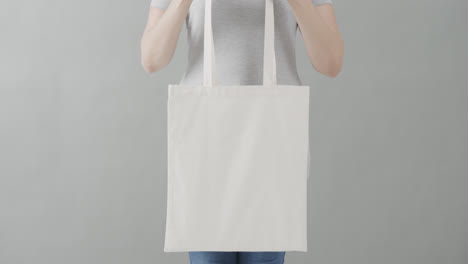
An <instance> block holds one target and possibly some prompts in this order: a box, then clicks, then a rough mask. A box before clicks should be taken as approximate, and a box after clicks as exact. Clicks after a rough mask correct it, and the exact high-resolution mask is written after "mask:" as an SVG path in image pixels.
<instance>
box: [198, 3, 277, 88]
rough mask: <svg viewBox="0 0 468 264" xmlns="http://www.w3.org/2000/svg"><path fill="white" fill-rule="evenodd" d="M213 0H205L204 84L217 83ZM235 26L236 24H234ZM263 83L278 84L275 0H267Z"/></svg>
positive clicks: (211, 84)
mask: <svg viewBox="0 0 468 264" xmlns="http://www.w3.org/2000/svg"><path fill="white" fill-rule="evenodd" d="M211 10H212V4H211V0H205V29H204V30H205V31H204V40H203V41H204V51H203V53H204V55H203V85H205V86H213V85H216V78H215V77H216V72H215V70H216V65H215V52H214V41H213V28H212V23H211ZM233 26H235V25H233ZM263 85H276V58H275V18H274V4H273V0H265V40H264V48H263Z"/></svg>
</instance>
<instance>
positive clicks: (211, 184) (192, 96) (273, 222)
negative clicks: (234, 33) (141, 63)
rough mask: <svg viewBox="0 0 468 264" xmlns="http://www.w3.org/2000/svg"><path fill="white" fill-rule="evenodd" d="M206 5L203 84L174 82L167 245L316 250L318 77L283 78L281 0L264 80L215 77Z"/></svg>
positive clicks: (268, 21) (268, 37)
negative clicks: (313, 128) (310, 194)
mask: <svg viewBox="0 0 468 264" xmlns="http://www.w3.org/2000/svg"><path fill="white" fill-rule="evenodd" d="M205 5H206V6H205V33H204V34H205V37H204V51H205V52H204V85H170V86H169V91H168V105H167V106H168V109H167V110H168V131H167V133H168V190H167V191H168V193H167V194H168V197H167V220H166V233H165V245H164V251H165V252H176V251H307V219H306V218H307V184H306V183H307V165H308V162H307V159H308V112H309V87H307V86H291V85H277V84H276V62H275V49H274V15H273V14H274V13H273V1H272V0H266V7H265V11H266V13H265V48H264V78H263V79H264V81H263V85H247V86H239V85H235V86H218V85H216V82H215V60H214V48H213V45H214V43H213V37H212V25H211V0H206V1H205ZM232 26H233V27H235V26H236V25H232ZM226 34H228V32H226ZM245 41H248V40H245ZM218 55H220V56H222V54H218Z"/></svg>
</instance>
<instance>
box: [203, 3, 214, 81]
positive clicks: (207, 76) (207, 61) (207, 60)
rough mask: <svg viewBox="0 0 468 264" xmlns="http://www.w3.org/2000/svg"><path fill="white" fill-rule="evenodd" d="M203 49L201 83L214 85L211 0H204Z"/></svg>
mask: <svg viewBox="0 0 468 264" xmlns="http://www.w3.org/2000/svg"><path fill="white" fill-rule="evenodd" d="M204 30H205V31H204V40H203V41H204V51H203V85H205V86H213V85H216V80H215V76H216V73H215V68H216V67H215V52H214V41H213V29H212V23H211V0H205V29H204Z"/></svg>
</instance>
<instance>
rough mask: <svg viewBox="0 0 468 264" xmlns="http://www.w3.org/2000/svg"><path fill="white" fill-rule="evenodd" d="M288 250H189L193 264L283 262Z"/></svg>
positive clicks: (280, 263) (281, 263)
mask: <svg viewBox="0 0 468 264" xmlns="http://www.w3.org/2000/svg"><path fill="white" fill-rule="evenodd" d="M285 255H286V252H284V251H282V252H218V251H215V252H212V251H192V252H189V257H190V263H191V264H283V263H284V256H285Z"/></svg>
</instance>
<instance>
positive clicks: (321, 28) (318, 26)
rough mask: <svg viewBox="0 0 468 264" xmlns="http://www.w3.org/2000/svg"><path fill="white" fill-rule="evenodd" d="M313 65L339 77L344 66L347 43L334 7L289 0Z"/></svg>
mask: <svg viewBox="0 0 468 264" xmlns="http://www.w3.org/2000/svg"><path fill="white" fill-rule="evenodd" d="M288 1H289V4H290V5H291V8H292V10H293V12H294V15H295V16H296V20H297V23H298V25H299V29H300V30H301V33H302V37H303V39H304V43H305V46H306V49H307V54H308V55H309V59H310V61H311V62H312V65H313V66H314V68H315V69H316V70H317V71H318V72H320V73H322V74H324V75H326V76H329V77H336V76H337V75H338V74H339V73H340V71H341V67H342V65H343V55H344V45H343V40H342V39H341V36H340V33H339V31H338V26H337V24H336V19H335V13H334V11H333V7H332V6H331V5H329V4H324V5H320V6H316V7H314V5H313V4H312V1H311V0H288Z"/></svg>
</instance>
